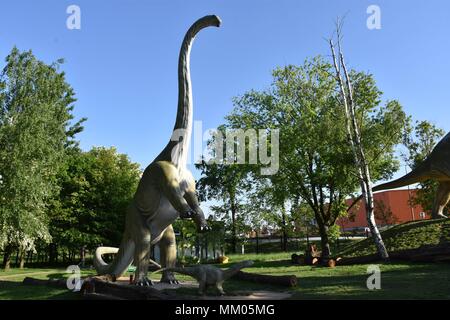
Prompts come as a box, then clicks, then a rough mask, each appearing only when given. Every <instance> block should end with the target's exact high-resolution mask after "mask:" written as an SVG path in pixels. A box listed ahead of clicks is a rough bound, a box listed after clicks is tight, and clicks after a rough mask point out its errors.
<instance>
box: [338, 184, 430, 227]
mask: <svg viewBox="0 0 450 320" xmlns="http://www.w3.org/2000/svg"><path fill="white" fill-rule="evenodd" d="M415 193H416V189H411V190H407V189H405V190H389V191H382V192H378V193H376V194H375V195H374V201H375V204H377V203H382V204H383V206H384V208H385V209H390V210H391V211H392V217H393V218H392V219H391V221H388V223H387V224H398V223H402V222H407V221H413V220H422V219H429V218H430V217H429V216H428V215H425V216H424V213H423V209H422V207H421V206H420V205H417V206H413V207H412V208H411V206H410V204H409V199H410V198H413V197H414V195H415ZM352 202H353V200H347V204H348V205H350V204H351V203H352ZM377 210H380V206H379V205H375V211H377ZM376 221H377V225H378V226H383V225H386V223H385V222H383V221H380V220H379V219H376ZM337 224H338V225H339V226H340V227H341V230H352V229H355V228H365V227H367V220H366V210H365V207H364V204H363V202H362V201H360V202H359V203H358V204H357V205H356V206H355V208H354V209H352V212H351V213H350V214H349V217H345V218H341V219H339V220H338V222H337Z"/></svg>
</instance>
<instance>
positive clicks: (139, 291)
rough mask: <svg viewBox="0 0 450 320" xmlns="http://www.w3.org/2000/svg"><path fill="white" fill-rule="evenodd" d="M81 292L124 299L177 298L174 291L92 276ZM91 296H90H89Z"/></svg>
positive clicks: (86, 281) (85, 282)
mask: <svg viewBox="0 0 450 320" xmlns="http://www.w3.org/2000/svg"><path fill="white" fill-rule="evenodd" d="M81 293H82V294H83V295H86V294H100V295H103V296H112V297H114V298H118V299H123V300H173V299H177V296H176V295H175V294H174V293H165V292H161V291H159V290H157V289H155V288H152V287H141V286H135V285H127V284H118V283H114V282H108V281H103V280H102V279H99V278H96V277H92V278H88V279H86V280H85V281H84V283H83V286H82V288H81ZM89 297H90V296H89Z"/></svg>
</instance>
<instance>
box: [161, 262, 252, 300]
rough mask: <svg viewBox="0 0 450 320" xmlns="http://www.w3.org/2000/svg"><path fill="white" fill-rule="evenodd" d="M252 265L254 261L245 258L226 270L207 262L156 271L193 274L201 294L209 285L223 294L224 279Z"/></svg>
mask: <svg viewBox="0 0 450 320" xmlns="http://www.w3.org/2000/svg"><path fill="white" fill-rule="evenodd" d="M251 265H253V261H251V260H245V261H242V262H239V263H236V264H235V265H233V266H232V267H230V268H228V269H226V270H222V269H220V268H218V267H215V266H212V265H208V264H205V265H196V266H192V267H184V268H164V269H161V270H158V271H156V272H161V271H171V272H176V273H181V274H184V275H188V276H191V277H192V278H194V279H195V280H197V282H198V290H199V294H201V295H204V294H205V293H206V290H207V289H208V287H215V288H217V290H218V291H219V292H220V294H222V295H223V294H225V292H224V291H223V287H222V285H223V283H224V281H225V280H227V279H229V278H230V277H232V276H234V275H235V274H236V273H238V272H239V271H240V270H241V269H243V268H247V267H250V266H251Z"/></svg>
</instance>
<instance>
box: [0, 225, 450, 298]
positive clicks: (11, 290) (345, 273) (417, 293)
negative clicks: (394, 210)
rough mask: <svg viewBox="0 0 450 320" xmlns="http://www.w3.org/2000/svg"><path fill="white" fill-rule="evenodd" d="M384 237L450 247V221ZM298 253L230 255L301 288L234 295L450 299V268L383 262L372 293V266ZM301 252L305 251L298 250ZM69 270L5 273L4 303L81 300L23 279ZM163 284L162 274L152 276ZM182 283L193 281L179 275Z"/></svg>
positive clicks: (255, 286) (230, 287) (1, 283)
mask: <svg viewBox="0 0 450 320" xmlns="http://www.w3.org/2000/svg"><path fill="white" fill-rule="evenodd" d="M383 239H384V241H385V243H386V246H387V248H388V250H389V251H393V250H402V249H411V248H418V247H420V246H422V245H433V244H442V243H450V220H428V221H419V222H409V223H405V224H402V225H398V226H395V227H393V228H391V229H389V230H386V231H384V232H383ZM375 252H376V251H375V246H374V245H373V243H372V241H371V239H365V240H361V241H357V242H352V243H350V244H348V245H347V246H346V247H345V248H344V249H343V250H341V252H339V253H338V254H339V255H341V256H357V255H366V254H371V253H375ZM292 253H293V252H277V253H263V254H245V255H240V254H236V255H230V256H229V258H230V264H227V265H220V267H224V268H226V267H229V266H230V265H231V264H233V263H236V262H239V261H241V260H246V259H250V260H254V261H255V264H254V265H253V266H252V267H251V268H247V269H245V271H247V272H254V273H261V274H271V275H296V276H297V277H298V279H299V285H298V287H297V288H282V287H276V286H270V285H267V284H265V283H252V282H243V281H236V280H232V279H231V280H229V281H227V282H225V284H224V289H225V291H226V292H227V293H228V294H237V293H240V292H242V291H244V290H245V291H251V290H273V291H288V292H291V293H292V294H293V296H292V298H293V299H450V264H448V263H447V264H445V263H412V262H404V263H399V262H398V263H397V262H396V263H393V262H391V263H383V264H378V266H379V267H380V270H381V289H380V290H368V289H367V286H366V281H367V278H368V277H369V275H368V274H367V267H368V265H354V266H338V267H336V268H332V269H331V268H322V267H316V266H312V267H311V266H298V265H293V264H291V263H290V257H291V254H292ZM297 253H299V252H297ZM92 274H95V271H94V270H83V271H82V275H83V276H87V275H92ZM67 275H68V274H67V273H66V272H65V270H63V269H38V268H28V269H23V270H20V269H12V270H9V271H7V272H5V271H0V299H80V296H79V295H78V294H75V293H72V292H69V291H68V290H63V289H55V288H50V287H38V286H25V285H22V280H23V279H24V278H25V277H27V276H29V277H33V278H38V279H50V278H61V277H66V276H67ZM150 277H151V278H152V279H154V280H158V279H159V278H160V277H161V275H160V274H151V275H150ZM177 277H178V279H179V280H193V279H192V278H190V277H187V276H182V275H178V276H177ZM179 290H180V293H186V294H192V295H196V294H197V293H196V290H195V289H192V288H190V289H189V288H182V289H179Z"/></svg>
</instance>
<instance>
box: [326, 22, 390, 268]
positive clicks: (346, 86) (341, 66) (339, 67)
mask: <svg viewBox="0 0 450 320" xmlns="http://www.w3.org/2000/svg"><path fill="white" fill-rule="evenodd" d="M341 27H342V23H340V22H339V20H338V22H337V24H336V43H335V41H334V40H333V38H331V39H330V40H329V45H330V50H331V55H332V59H333V65H334V69H335V71H336V81H337V82H338V85H339V90H340V95H341V99H342V101H341V102H342V105H343V107H344V109H345V116H346V131H347V138H348V143H349V144H350V147H351V149H352V153H353V158H354V161H355V165H356V170H357V175H358V179H359V182H360V187H361V192H362V198H363V199H364V205H365V209H366V219H367V224H368V227H369V229H370V233H371V235H372V238H373V240H374V242H375V246H376V248H377V251H378V254H379V255H380V257H381V258H382V259H383V260H387V259H389V254H388V252H387V250H386V246H385V245H384V242H383V239H382V237H381V234H380V231H379V230H378V227H377V224H376V221H375V212H374V207H375V206H374V199H373V192H372V180H371V177H370V169H369V162H368V161H367V158H366V155H365V152H364V148H363V146H362V143H361V135H360V129H359V128H360V127H359V124H358V120H357V117H356V106H355V102H354V99H353V87H352V81H351V79H350V76H349V73H348V69H347V66H346V64H345V59H344V54H343V51H342V46H341V42H342V36H341ZM336 45H337V52H336V49H335V48H336Z"/></svg>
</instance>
